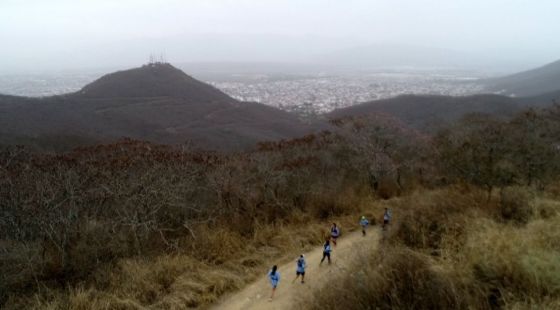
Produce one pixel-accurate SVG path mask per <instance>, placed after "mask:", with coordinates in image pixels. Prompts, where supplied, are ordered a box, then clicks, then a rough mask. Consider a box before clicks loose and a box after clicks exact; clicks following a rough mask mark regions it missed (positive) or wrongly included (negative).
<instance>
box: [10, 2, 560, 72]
mask: <svg viewBox="0 0 560 310" xmlns="http://www.w3.org/2000/svg"><path fill="white" fill-rule="evenodd" d="M559 11H560V2H556V1H552V0H547V1H539V2H538V3H535V2H534V1H522V0H516V1H505V0H499V1H492V2H491V3H489V1H482V0H475V1H464V0H461V1H447V2H443V3H442V2H440V1H436V0H428V1H421V2H420V1H412V0H399V1H388V0H383V1H375V2H372V1H365V0H350V1H344V2H342V1H319V0H305V1H294V0H288V1H280V0H271V1H256V0H238V1H233V0H216V1H212V2H210V1H178V0H165V1H152V0H140V1H132V0H124V1H118V2H117V1H109V0H98V1H89V0H78V1H76V0H74V1H71V0H54V1H49V2H48V3H45V2H43V1H39V0H30V1H25V2H22V1H16V0H4V1H2V2H1V3H0V40H1V42H3V44H2V46H3V48H2V49H1V50H0V68H2V70H1V71H2V72H1V73H27V72H41V71H53V70H79V69H96V68H97V69H99V68H126V67H131V66H138V65H140V64H142V63H144V62H146V60H147V59H148V55H149V54H150V53H156V54H159V53H161V54H165V55H166V58H167V59H168V60H169V61H170V62H172V63H179V64H180V63H191V62H289V63H305V64H312V63H321V64H325V63H329V64H330V63H332V64H339V63H344V62H345V60H346V59H347V58H354V56H353V54H348V53H349V52H348V51H352V50H353V49H354V50H355V49H356V48H360V47H364V49H363V51H361V50H358V51H354V52H356V53H358V54H359V53H362V54H367V55H369V54H372V56H368V57H369V58H368V59H364V65H366V66H367V65H368V62H370V64H369V65H371V66H379V65H383V64H384V63H387V66H391V65H393V64H395V63H396V64H398V62H396V61H394V60H393V59H391V60H386V59H385V58H383V57H389V56H390V55H392V54H394V53H393V50H399V51H401V50H402V51H401V52H402V55H401V56H400V58H399V59H402V58H406V57H407V55H412V56H417V54H426V55H425V56H424V58H418V57H416V58H414V57H411V58H410V61H409V63H407V65H418V66H441V65H442V64H443V65H447V64H450V66H463V67H466V68H477V67H480V68H487V69H488V70H502V71H515V70H522V69H528V68H531V67H534V66H540V65H544V64H546V63H548V62H552V61H554V60H557V59H558V58H560V37H559V36H558V35H557V33H556V32H557V29H560V20H558V18H557V17H556V16H555V13H556V12H559ZM392 49H393V50H392ZM380 50H382V51H380ZM432 50H433V51H434V52H433V53H432V52H431V51H432ZM378 51H380V52H379V55H378V56H377V55H374V54H376V53H377V52H378ZM419 51H420V52H419ZM430 54H433V55H434V56H432V57H430ZM333 55H334V56H333ZM387 55H389V56H387ZM376 57H377V58H378V59H375V58H376ZM430 58H440V59H441V61H440V62H438V61H437V60H438V59H435V60H436V61H434V62H430V61H425V59H430Z"/></svg>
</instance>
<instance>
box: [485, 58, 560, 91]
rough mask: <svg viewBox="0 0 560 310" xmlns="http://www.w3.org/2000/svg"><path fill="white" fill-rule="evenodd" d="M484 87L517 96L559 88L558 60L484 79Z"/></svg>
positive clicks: (559, 67)
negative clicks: (506, 74) (503, 75)
mask: <svg viewBox="0 0 560 310" xmlns="http://www.w3.org/2000/svg"><path fill="white" fill-rule="evenodd" d="M486 89H487V90H488V91H492V92H500V93H502V94H504V95H514V96H517V97H527V96H536V95H540V94H543V93H550V92H554V91H558V90H560V60H558V61H555V62H553V63H550V64H547V65H545V66H542V67H540V68H536V69H533V70H529V71H524V72H520V73H516V74H513V75H509V76H505V77H500V78H495V79H490V80H487V81H486Z"/></svg>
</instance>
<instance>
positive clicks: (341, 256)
mask: <svg viewBox="0 0 560 310" xmlns="http://www.w3.org/2000/svg"><path fill="white" fill-rule="evenodd" d="M379 236H380V233H379V227H376V226H373V227H369V228H368V233H367V236H366V237H363V236H362V233H361V231H356V232H352V233H348V234H347V235H346V236H344V237H341V238H340V239H339V241H338V242H337V243H338V245H337V247H336V248H334V249H333V251H332V253H331V258H332V263H331V265H328V264H327V262H326V260H325V262H324V263H323V265H322V266H319V262H320V261H321V258H322V256H323V248H322V247H318V248H316V249H314V250H313V251H311V252H308V253H304V254H305V259H306V262H307V268H306V270H305V283H304V284H302V283H300V281H299V280H298V281H296V282H294V283H292V280H293V279H294V278H295V276H296V260H297V256H296V257H294V259H293V261H291V262H289V263H286V264H283V265H280V266H278V271H279V272H280V275H281V280H280V283H279V285H278V288H277V289H276V294H275V296H274V300H273V301H269V300H268V298H269V297H270V291H271V288H270V284H269V282H268V279H267V277H266V272H267V271H263V276H262V278H260V279H259V280H257V281H256V282H254V283H252V284H249V285H248V286H247V287H245V288H244V289H242V290H241V291H239V292H236V293H233V294H230V295H226V296H225V297H224V298H222V299H221V300H220V301H218V302H217V303H216V304H215V305H213V306H212V307H210V309H232V310H233V309H235V310H237V309H243V310H245V309H278V310H280V309H296V308H297V307H296V305H297V302H298V300H299V298H305V295H306V294H307V295H309V293H310V292H312V291H315V290H318V289H320V288H322V287H323V286H324V285H325V284H328V282H329V280H330V279H331V278H332V277H333V276H334V275H336V273H338V272H346V271H347V267H348V264H349V262H350V261H351V258H352V256H353V255H356V254H357V253H358V252H361V251H364V250H365V251H373V250H374V249H375V248H376V247H377V244H378V241H379Z"/></svg>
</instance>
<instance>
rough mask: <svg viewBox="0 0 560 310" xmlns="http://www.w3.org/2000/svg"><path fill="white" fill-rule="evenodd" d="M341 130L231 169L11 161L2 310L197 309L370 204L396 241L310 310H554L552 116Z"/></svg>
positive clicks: (164, 158)
mask: <svg viewBox="0 0 560 310" xmlns="http://www.w3.org/2000/svg"><path fill="white" fill-rule="evenodd" d="M333 124H334V125H335V127H334V128H335V129H334V130H333V131H331V132H323V133H320V134H314V135H309V136H306V137H302V138H299V139H294V140H284V141H279V142H263V143H260V144H259V145H258V147H257V149H256V150H254V151H250V152H240V153H231V154H222V153H214V152H204V151H198V150H193V149H190V148H188V147H186V146H185V147H181V146H163V145H156V144H152V143H147V142H142V141H135V140H122V141H120V142H118V143H115V144H109V145H98V146H93V147H86V148H80V149H75V150H74V151H72V152H68V153H60V154H44V153H34V152H32V151H30V150H28V149H26V148H22V147H14V146H12V147H7V148H4V149H3V150H2V151H1V153H0V212H1V214H2V216H1V218H0V233H1V236H2V237H1V240H0V305H2V306H3V307H5V308H10V309H29V308H50V309H67V308H78V309H79V308H82V309H83V308H96V309H141V308H143V307H149V308H155V309H182V308H185V307H201V306H204V305H208V304H210V303H212V302H213V301H215V300H217V298H218V297H219V296H221V295H223V294H224V293H225V292H228V291H231V290H235V289H238V288H240V287H242V286H243V285H245V284H247V283H248V282H250V281H251V280H253V279H254V277H255V276H256V273H255V271H256V270H262V268H263V266H265V264H266V263H268V261H269V260H270V258H271V257H280V256H283V255H286V254H290V253H296V252H298V251H302V250H305V249H309V248H312V247H315V246H317V245H320V242H321V240H322V238H323V234H324V232H325V231H324V230H325V224H326V223H327V221H330V220H331V219H333V218H335V219H337V221H338V222H341V223H342V225H347V226H350V225H356V224H355V223H356V218H357V215H359V214H361V213H363V212H369V213H371V214H374V212H377V210H376V209H375V210H374V209H373V208H372V207H371V206H372V204H373V203H374V202H375V201H376V200H378V199H389V203H390V204H391V205H392V206H393V207H392V208H393V210H394V216H395V224H394V225H393V226H394V227H392V228H391V230H390V233H389V235H388V236H385V237H386V239H385V240H384V246H383V247H381V251H380V252H379V253H374V254H372V255H368V256H367V257H366V258H365V259H366V262H367V263H365V264H363V263H362V264H357V265H356V270H357V271H356V272H357V273H359V272H358V270H360V269H363V268H364V266H365V267H367V268H365V270H363V273H364V274H363V275H360V276H364V277H366V279H367V280H366V282H367V283H368V285H369V286H365V287H364V286H361V287H356V286H353V285H355V284H356V283H359V281H358V282H357V281H352V278H348V279H340V281H337V282H336V283H337V284H336V285H337V286H336V288H337V289H334V290H333V289H329V291H328V292H319V293H318V295H317V296H314V298H315V299H313V300H312V301H311V304H310V305H307V306H309V307H310V308H318V307H321V308H322V309H325V308H328V307H325V303H328V302H329V300H330V301H333V302H334V300H341V299H346V300H348V302H349V303H352V304H355V305H356V309H363V308H371V309H376V308H380V309H390V308H401V309H408V308H411V307H412V308H419V309H428V308H429V309H444V308H447V309H449V308H473V307H474V308H478V307H480V308H492V307H503V306H507V307H509V306H512V305H513V306H517V307H523V306H524V305H542V306H544V305H557V304H558V299H559V298H560V292H559V290H558V287H560V282H558V278H557V277H556V276H555V274H556V275H557V274H558V273H554V272H552V271H553V270H551V269H550V268H558V267H557V265H556V267H554V266H553V264H551V263H550V262H553V261H555V259H557V258H558V251H560V249H558V248H557V242H556V241H554V240H556V239H557V238H556V237H557V236H556V237H555V235H554V234H557V229H554V227H555V225H554V223H558V203H557V199H558V194H559V193H558V192H555V190H556V191H558V189H557V188H558V187H557V184H558V177H559V175H560V167H559V166H558V165H559V163H560V150H559V146H560V138H559V137H560V109H559V108H558V107H557V106H553V107H551V108H549V109H546V110H530V111H526V112H523V113H520V114H518V115H516V116H515V117H513V118H511V119H507V120H504V119H496V118H493V117H490V116H486V115H470V116H467V117H465V118H463V119H462V120H461V121H459V122H457V123H455V124H453V125H451V126H448V127H446V128H445V129H443V130H441V131H440V132H438V133H437V134H436V135H435V136H426V135H423V134H421V133H419V132H417V131H414V130H411V129H408V128H407V127H406V126H403V125H402V124H401V123H399V122H398V121H395V120H394V119H390V118H384V117H379V116H378V117H366V118H353V119H342V120H337V121H334V122H333ZM546 227H550V228H551V229H546ZM506 233H507V234H506ZM504 234H506V235H504ZM555 238H556V239H555ZM517 241H519V242H520V243H521V244H523V245H524V248H522V249H521V248H519V246H518V245H517V243H516V242H517ZM555 242H556V243H555ZM519 253H522V254H523V255H521V256H520V255H517V254H519ZM370 254H371V253H370ZM494 254H495V255H494ZM506 256H507V257H506ZM502 258H503V259H502ZM506 258H507V259H506ZM556 261H557V260H556ZM379 266H381V267H379ZM523 268H525V269H523ZM530 268H533V269H530ZM545 271H547V272H546V278H543V276H545ZM357 273H349V277H353V276H356V275H355V274H357ZM349 291H351V292H349ZM313 302H315V303H313ZM332 305H333V307H336V303H332ZM333 309H334V308H333Z"/></svg>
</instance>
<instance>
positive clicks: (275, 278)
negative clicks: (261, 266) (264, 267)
mask: <svg viewBox="0 0 560 310" xmlns="http://www.w3.org/2000/svg"><path fill="white" fill-rule="evenodd" d="M277 269H278V267H277V266H276V265H274V266H272V269H271V270H270V271H269V272H268V280H269V281H270V285H271V286H272V294H270V299H269V301H272V298H274V292H275V291H276V287H277V286H278V282H280V273H279V272H278V270H277Z"/></svg>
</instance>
